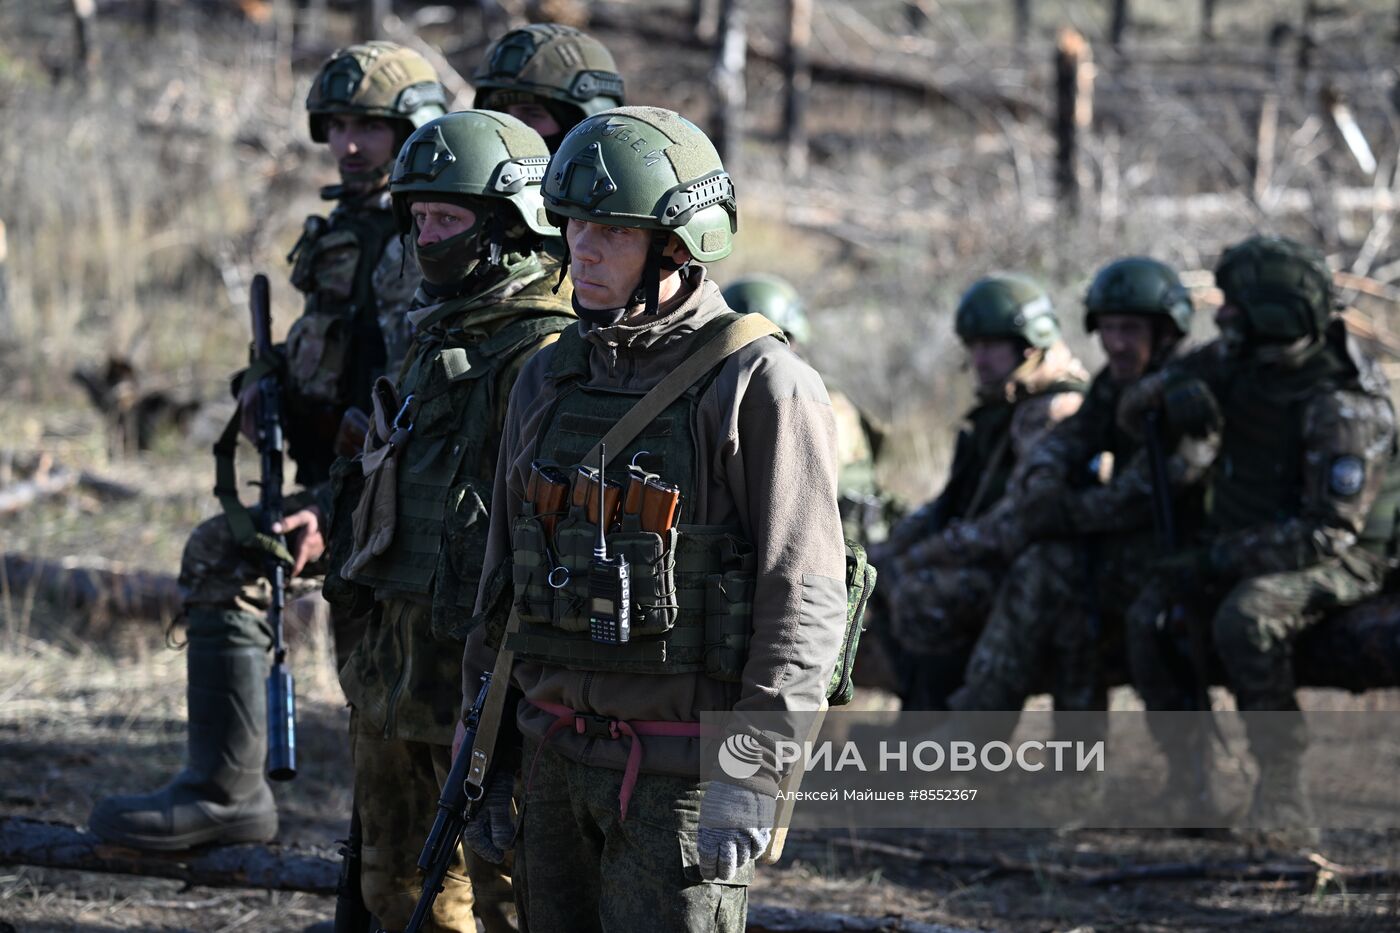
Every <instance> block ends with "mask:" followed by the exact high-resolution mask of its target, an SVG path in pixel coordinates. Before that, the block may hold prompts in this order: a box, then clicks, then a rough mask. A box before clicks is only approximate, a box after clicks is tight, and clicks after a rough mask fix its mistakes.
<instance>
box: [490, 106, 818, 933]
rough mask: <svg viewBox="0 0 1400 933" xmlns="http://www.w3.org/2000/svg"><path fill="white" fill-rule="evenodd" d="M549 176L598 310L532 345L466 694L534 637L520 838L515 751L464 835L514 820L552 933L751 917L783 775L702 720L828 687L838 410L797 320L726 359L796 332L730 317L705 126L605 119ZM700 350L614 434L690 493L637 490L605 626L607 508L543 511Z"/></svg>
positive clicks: (622, 448)
mask: <svg viewBox="0 0 1400 933" xmlns="http://www.w3.org/2000/svg"><path fill="white" fill-rule="evenodd" d="M544 193H545V201H546V203H547V204H548V205H549V208H550V210H551V211H552V212H554V215H555V216H558V217H560V218H561V223H564V222H566V223H567V228H566V243H567V246H568V249H569V255H570V257H571V265H570V275H571V277H572V279H573V282H574V305H575V307H576V308H577V310H578V312H579V316H580V317H581V318H582V319H583V322H582V323H581V324H580V326H579V328H578V329H577V330H569V331H567V332H565V334H564V336H563V337H562V338H561V339H560V341H559V343H557V344H555V345H554V346H553V347H551V348H550V349H549V350H548V351H546V352H545V353H541V354H539V355H538V356H536V357H535V358H534V359H533V360H532V361H531V362H530V364H529V365H528V366H527V367H526V369H525V371H524V372H523V373H522V374H521V377H520V380H519V382H518V383H517V384H516V390H515V394H514V395H513V396H512V398H511V405H510V413H509V415H508V417H507V424H506V436H505V440H504V442H503V446H502V451H501V460H500V466H499V467H498V469H497V471H496V494H495V500H496V502H498V503H502V504H504V507H503V508H502V507H498V508H497V509H496V510H495V511H493V512H492V514H491V531H490V538H489V541H488V544H487V552H486V560H485V564H484V566H485V567H486V568H488V569H489V570H491V571H493V574H492V576H491V578H490V579H491V580H494V581H495V582H494V585H493V584H492V583H490V582H488V583H485V584H483V590H482V595H481V598H480V600H479V607H478V608H479V609H480V610H481V611H482V616H483V620H484V622H483V624H482V626H481V627H478V628H477V629H475V630H474V631H473V632H472V633H471V635H470V636H469V637H468V640H467V650H466V654H465V659H464V665H463V675H464V685H465V687H466V693H467V696H468V698H469V699H470V697H472V696H475V694H476V692H477V686H478V676H479V675H480V674H481V672H483V671H486V670H490V669H491V668H492V666H493V664H494V663H495V660H496V654H497V647H498V646H499V645H500V644H501V643H502V642H504V643H505V644H506V645H507V646H508V647H509V648H510V649H511V650H513V652H514V667H513V678H512V681H513V683H514V684H515V685H517V686H518V687H519V689H520V690H521V691H523V694H524V700H523V702H521V703H519V704H518V716H516V715H515V714H514V712H512V713H511V714H510V715H512V716H513V717H514V718H515V720H516V722H517V723H518V726H519V730H520V733H522V734H523V736H524V748H523V761H524V762H525V766H524V773H525V774H526V775H527V778H526V787H525V790H524V794H523V797H524V799H523V804H522V807H521V814H520V826H519V829H518V834H517V831H516V828H515V827H514V826H513V825H512V816H511V812H510V797H511V781H510V776H511V772H512V769H511V768H509V767H505V768H498V769H497V770H496V771H495V773H494V775H493V776H492V777H490V778H488V781H487V785H486V788H485V797H484V806H483V807H482V809H481V810H480V811H479V812H478V813H477V814H476V816H475V817H474V818H473V820H472V822H471V823H470V824H469V825H468V828H467V832H466V837H467V839H468V840H469V841H470V843H471V845H472V846H473V848H475V849H476V850H477V851H478V852H480V853H482V854H483V855H490V856H492V857H496V858H499V857H500V855H501V853H502V850H504V849H506V848H508V847H510V846H511V844H512V840H514V851H515V870H514V883H515V890H516V904H517V907H518V908H519V910H520V912H521V917H522V922H523V923H527V924H528V925H529V927H530V929H531V930H534V931H536V933H551V931H587V930H604V929H606V930H644V929H645V930H655V931H658V933H659V931H669V930H695V931H700V930H705V931H712V930H719V931H740V930H743V929H744V918H745V914H746V909H747V908H746V903H747V894H746V886H747V884H748V883H749V881H750V879H751V878H752V875H753V868H754V862H755V860H756V859H757V857H758V855H759V854H760V853H761V852H762V851H763V850H764V847H765V846H766V844H767V842H768V840H769V836H770V827H771V826H772V824H773V819H774V805H775V796H776V793H777V775H776V774H773V773H772V772H771V771H769V770H768V769H766V768H765V769H761V770H760V771H759V772H758V773H757V774H755V775H754V776H753V778H751V779H749V780H747V781H745V782H743V783H740V782H737V781H736V780H735V779H733V778H729V777H726V778H723V779H716V780H711V781H708V782H705V781H701V780H699V776H700V775H701V774H702V768H701V764H700V759H699V750H700V742H699V736H700V730H699V722H698V720H699V718H700V713H701V711H702V710H731V709H732V710H735V711H752V712H755V713H756V712H762V711H777V712H785V711H792V710H815V709H817V708H818V705H819V704H820V703H821V701H822V700H823V698H824V697H825V695H826V694H825V690H826V686H827V683H828V680H829V678H830V676H831V672H832V659H834V658H835V657H836V655H837V654H838V652H839V649H840V644H841V638H842V632H843V630H844V627H845V614H846V607H845V600H846V594H845V584H844V579H843V578H844V575H845V570H844V555H843V548H842V544H841V538H842V536H841V519H840V514H839V510H838V508H837V504H836V475H837V469H836V441H835V425H834V422H833V420H832V416H831V408H830V405H829V403H828V399H827V395H826V391H825V389H824V388H823V386H822V383H821V379H820V378H819V377H818V376H817V374H816V373H815V372H814V371H813V370H812V369H811V368H810V367H808V366H807V365H806V364H804V363H802V362H801V361H800V360H799V359H798V358H797V356H796V355H795V354H793V353H792V351H791V350H789V349H788V348H787V347H786V346H785V345H784V344H783V343H782V342H781V341H780V340H778V339H769V338H766V337H757V339H756V340H755V342H751V343H748V344H746V345H745V346H744V347H743V348H742V349H739V350H738V351H737V352H734V353H732V355H729V356H727V357H725V358H723V360H722V361H721V362H717V363H715V364H714V365H713V366H710V356H711V354H710V353H709V352H707V351H711V350H713V346H712V345H709V344H708V341H709V340H710V339H711V338H712V335H714V334H716V333H718V332H719V331H720V330H725V332H726V336H728V334H729V333H731V331H730V330H729V329H730V328H734V327H736V326H740V325H739V324H736V322H741V323H742V322H744V321H750V320H753V321H754V324H752V325H749V328H752V329H754V330H755V331H756V334H755V336H757V334H764V333H774V331H772V330H768V331H765V330H763V329H762V328H763V325H764V324H766V323H767V322H763V321H758V320H755V319H752V318H748V317H743V316H739V315H735V314H733V313H732V312H731V311H730V310H729V309H728V308H727V307H726V305H725V303H724V300H723V298H722V297H721V295H720V292H719V289H718V288H717V287H716V286H715V285H714V284H713V283H711V282H710V281H707V279H706V272H705V269H704V267H703V266H701V265H699V263H700V262H708V261H712V260H718V259H721V258H723V257H724V256H726V255H727V254H728V253H729V252H730V249H731V237H732V234H733V232H734V230H735V226H736V225H735V217H736V205H735V201H734V196H733V187H732V185H731V183H730V180H729V176H728V175H727V174H726V173H725V172H724V169H723V166H722V165H721V163H720V160H719V156H718V154H717V153H716V152H715V149H714V147H713V146H712V145H711V143H710V141H709V140H708V139H707V138H706V137H705V136H704V134H703V133H701V132H700V131H699V130H698V129H697V128H696V127H695V126H694V125H693V124H692V123H690V122H689V121H687V120H685V119H684V118H682V117H681V116H679V115H678V114H675V113H672V112H671V111H668V110H661V109H656V108H650V107H627V108H622V109H618V110H613V111H609V112H607V113H604V114H599V115H597V116H594V117H591V118H589V119H587V120H585V121H584V122H583V123H580V124H579V125H578V126H577V127H575V128H574V130H573V131H572V132H571V133H570V134H569V136H568V137H567V138H566V139H565V140H564V143H563V145H562V146H561V147H560V149H559V151H558V153H556V154H555V156H554V159H553V160H552V161H551V162H550V167H549V173H548V175H547V176H546V180H545V190H544ZM565 218H566V219H567V220H566V221H565V220H564V219H565ZM770 326H771V325H770ZM749 328H742V327H741V329H745V330H747V329H749ZM696 360H699V361H700V362H699V363H696V362H694V361H696ZM687 361H690V362H691V365H692V366H695V367H696V368H700V369H703V368H704V367H705V366H709V367H710V368H709V371H708V372H707V373H706V374H705V375H703V376H702V377H701V378H700V379H699V381H698V382H695V383H693V384H692V385H691V387H690V388H689V390H688V391H686V392H684V393H683V394H680V395H679V396H678V397H675V398H674V399H673V400H672V401H671V402H670V404H668V405H665V406H664V407H662V408H661V413H660V414H659V415H651V411H652V409H651V408H650V407H647V408H644V409H642V410H643V411H646V412H647V413H648V416H650V417H651V420H650V422H649V423H648V424H646V426H645V427H643V428H642V429H641V430H640V432H630V433H631V435H632V436H631V438H629V439H627V440H625V441H622V442H619V443H618V444H617V449H614V448H613V446H611V445H610V446H609V448H608V461H607V462H608V463H609V464H616V465H617V466H616V467H615V468H610V470H609V474H608V475H610V476H613V475H616V476H619V477H622V476H627V477H629V481H630V477H631V476H632V475H633V474H634V473H635V474H636V475H637V477H638V480H639V481H640V480H641V479H644V478H645V477H646V475H647V474H655V478H653V480H652V486H651V488H652V489H653V490H654V491H655V493H656V494H657V495H658V496H661V497H662V498H660V499H654V500H653V501H655V502H658V503H660V504H661V505H663V506H665V505H666V503H668V502H671V501H674V500H672V499H670V498H669V497H670V496H673V495H675V494H676V493H678V494H679V513H678V514H673V513H672V512H671V511H670V509H669V507H665V508H658V509H657V510H655V511H653V510H651V509H650V508H648V509H647V510H646V511H645V513H643V514H636V513H630V512H626V511H625V509H626V506H625V504H624V505H623V506H621V507H620V508H619V511H620V512H622V513H623V514H621V515H620V519H621V524H620V526H614V529H615V530H614V531H613V533H612V534H611V535H610V536H609V541H608V545H609V547H610V549H611V550H610V553H612V554H614V555H616V554H621V555H623V556H625V557H626V558H627V559H628V562H629V565H630V568H631V584H630V592H631V616H632V620H631V628H630V634H628V635H623V634H621V633H620V632H619V631H618V630H617V628H616V627H615V626H610V625H608V624H607V619H602V620H600V621H597V622H593V621H590V614H597V613H604V614H608V613H609V611H610V607H609V606H606V605H603V606H600V605H599V601H600V600H601V597H597V596H596V595H595V596H590V595H589V594H590V592H591V590H590V586H589V578H590V576H591V574H590V570H589V568H590V566H591V561H592V553H593V552H592V549H593V546H594V540H595V537H596V531H597V529H596V521H597V518H596V513H594V512H593V511H592V509H590V508H588V507H587V503H586V502H585V504H584V506H583V507H575V508H573V509H571V510H568V512H567V514H566V513H565V512H562V511H561V512H553V511H549V510H547V509H546V511H544V512H542V513H537V512H536V509H535V506H536V505H541V506H542V507H544V506H543V503H544V502H545V501H546V498H545V497H547V495H548V491H549V489H548V488H549V486H550V484H551V483H552V482H553V480H551V479H550V477H551V476H556V475H557V474H556V473H555V471H556V470H558V471H561V472H564V475H566V476H573V475H575V473H576V472H577V470H578V468H580V467H584V468H585V469H586V467H587V466H588V465H591V464H592V463H593V462H594V461H593V460H592V458H591V457H590V456H589V453H588V452H589V451H590V450H591V449H592V448H593V447H594V445H596V444H597V443H598V442H599V441H601V440H602V438H603V436H604V433H605V432H608V431H609V430H611V429H612V428H613V426H614V424H615V423H616V422H617V421H618V419H619V418H620V417H621V416H622V415H623V413H624V412H626V411H628V410H630V409H632V406H633V405H634V404H637V403H639V400H640V399H642V397H643V396H645V395H646V394H647V393H648V392H649V391H651V390H652V389H653V388H655V387H656V386H657V384H658V382H659V381H660V380H662V378H663V377H664V376H666V375H667V374H668V373H670V372H672V371H673V370H677V369H679V368H682V367H684V368H687V369H688V368H689V367H687V366H686V363H687ZM685 375H687V376H688V373H687V374H685ZM653 398H655V396H653ZM641 404H643V405H645V404H646V403H641ZM657 404H659V403H657ZM638 420H644V419H643V418H642V417H641V416H639V418H638ZM532 464H535V465H536V467H535V468H534V469H533V471H534V474H535V479H534V480H533V482H532V480H531V476H532ZM629 464H630V465H632V468H631V469H629ZM612 469H616V473H615V474H614V473H613V472H612ZM586 479H587V477H586V476H585V480H586ZM658 484H659V485H658ZM589 486H591V480H588V481H586V482H584V483H583V484H582V488H583V489H584V490H585V495H587V493H586V490H587V488H588V487H589ZM527 489H529V490H532V492H533V495H530V496H529V501H528V502H527ZM673 491H674V492H673ZM597 499H598V497H597V496H596V494H592V501H593V504H594V507H596V503H597ZM605 501H606V500H605ZM590 516H593V517H590ZM605 520H606V518H605ZM647 528H651V529H655V530H654V531H648V530H646V529H647ZM721 580H723V581H725V582H724V583H723V585H722V586H721V585H720V583H719V581H721ZM510 581H513V584H514V585H513V587H512V586H511V582H510ZM706 581H710V582H709V583H707V582H706ZM551 583H553V584H555V585H556V586H557V587H558V588H557V590H556V589H552V588H551V586H550V584H551ZM707 589H708V590H709V592H710V595H709V597H707V596H706V595H705V592H706V590H707ZM512 594H513V595H512ZM716 600H719V602H716ZM585 601H587V602H585ZM706 607H709V609H708V613H707V608H706ZM611 608H613V609H615V608H616V603H615V601H614V604H613V606H612V607H611ZM595 639H596V640H595ZM502 741H504V737H502ZM643 743H644V744H645V747H643ZM517 754H521V753H520V752H517Z"/></svg>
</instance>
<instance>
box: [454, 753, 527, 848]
mask: <svg viewBox="0 0 1400 933" xmlns="http://www.w3.org/2000/svg"><path fill="white" fill-rule="evenodd" d="M514 789H515V775H514V774H505V773H503V772H501V771H496V772H495V773H494V774H492V775H491V777H490V778H489V779H488V780H487V782H486V790H485V791H484V792H483V793H482V796H481V805H480V806H479V807H477V810H476V813H474V814H472V818H471V819H469V820H467V828H466V829H464V830H463V831H462V839H464V840H465V841H466V843H467V845H468V846H470V847H471V850H472V851H473V852H475V853H476V854H477V855H479V856H481V857H482V858H484V859H486V861H488V862H494V863H495V864H497V865H499V864H501V863H502V862H504V861H505V860H506V852H508V851H510V849H511V847H512V846H514V845H515V817H514V815H513V814H512V813H511V795H512V792H513V791H514Z"/></svg>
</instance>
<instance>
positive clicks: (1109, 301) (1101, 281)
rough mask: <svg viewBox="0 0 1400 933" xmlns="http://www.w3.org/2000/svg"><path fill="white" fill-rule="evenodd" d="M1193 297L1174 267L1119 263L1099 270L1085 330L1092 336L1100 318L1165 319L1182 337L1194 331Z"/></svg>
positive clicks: (1136, 260)
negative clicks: (1140, 317)
mask: <svg viewBox="0 0 1400 933" xmlns="http://www.w3.org/2000/svg"><path fill="white" fill-rule="evenodd" d="M1193 310H1194V309H1193V308H1192V306H1191V294H1190V292H1188V291H1187V290H1186V286H1185V285H1182V284H1181V279H1180V277H1178V276H1177V274H1176V272H1174V271H1173V270H1172V268H1171V266H1168V265H1167V264H1166V263H1161V262H1158V261H1157V260H1155V259H1148V258H1147V257H1145V256H1129V257H1127V258H1126V259H1117V260H1114V261H1113V262H1111V263H1109V264H1108V265H1106V266H1104V267H1103V268H1102V269H1100V270H1099V273H1098V275H1096V276H1094V281H1093V282H1092V283H1091V284H1090V285H1089V293H1088V295H1086V296H1085V298H1084V329H1085V330H1087V331H1088V332H1089V333H1093V332H1094V331H1095V330H1096V329H1097V328H1098V326H1099V323H1098V319H1099V315H1100V314H1133V315H1140V316H1142V317H1152V318H1165V319H1166V320H1167V321H1169V322H1171V325H1172V327H1174V328H1175V329H1176V332H1177V334H1178V335H1180V336H1183V337H1184V336H1185V335H1186V333H1187V332H1188V331H1190V329H1191V313H1192V311H1193Z"/></svg>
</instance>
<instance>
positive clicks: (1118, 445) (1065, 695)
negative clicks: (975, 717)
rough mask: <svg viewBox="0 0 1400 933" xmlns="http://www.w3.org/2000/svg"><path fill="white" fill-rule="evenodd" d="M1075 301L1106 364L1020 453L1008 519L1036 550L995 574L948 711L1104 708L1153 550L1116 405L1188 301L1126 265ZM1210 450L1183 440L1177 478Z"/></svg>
mask: <svg viewBox="0 0 1400 933" xmlns="http://www.w3.org/2000/svg"><path fill="white" fill-rule="evenodd" d="M1084 305H1085V315H1084V326H1085V330H1087V331H1088V332H1090V333H1097V334H1098V336H1099V342H1100V344H1101V345H1102V347H1103V351H1104V355H1105V356H1106V357H1107V358H1108V365H1106V366H1105V367H1104V368H1103V369H1102V370H1100V371H1099V373H1098V374H1097V375H1096V376H1095V377H1094V381H1093V383H1092V384H1091V385H1090V387H1089V392H1088V394H1087V395H1086V396H1085V398H1084V405H1083V407H1081V408H1080V409H1079V411H1077V412H1075V413H1074V415H1072V416H1071V417H1069V418H1067V419H1066V420H1065V421H1063V422H1061V423H1060V424H1059V425H1057V426H1056V427H1055V428H1054V429H1052V430H1051V431H1050V432H1049V434H1047V435H1046V436H1045V438H1044V439H1043V440H1042V441H1041V442H1040V443H1039V444H1038V445H1036V447H1035V449H1034V450H1033V451H1031V453H1030V454H1029V456H1028V457H1027V459H1026V465H1025V469H1024V470H1023V471H1022V479H1021V482H1022V483H1023V490H1022V493H1021V495H1020V497H1019V508H1020V512H1019V514H1018V516H1017V522H1018V523H1019V526H1020V527H1019V532H1020V534H1021V536H1022V538H1023V540H1024V541H1026V542H1028V543H1029V542H1036V543H1031V544H1030V545H1029V547H1026V548H1025V550H1023V551H1022V552H1021V554H1020V556H1019V557H1017V558H1016V559H1015V561H1014V562H1013V563H1012V564H1011V569H1010V570H1009V571H1008V573H1007V574H1006V578H1005V582H1004V583H1003V584H1002V587H1001V590H1000V591H999V592H998V594H997V597H996V602H995V604H994V606H993V608H992V613H991V615H990V617H989V618H988V620H987V627H986V629H985V630H984V631H983V632H982V635H981V637H980V638H979V639H978V640H977V646H976V648H975V649H974V650H973V652H972V658H971V660H970V661H969V663H968V666H967V671H966V675H965V678H964V683H963V685H962V686H961V687H959V688H958V689H957V690H956V691H954V693H953V694H952V696H950V697H949V699H948V705H949V707H950V708H951V709H954V710H1020V709H1021V707H1022V705H1023V704H1024V702H1025V700H1026V698H1027V697H1028V696H1030V695H1031V694H1032V693H1034V692H1036V691H1037V690H1039V689H1047V688H1048V689H1049V690H1050V692H1051V694H1052V696H1053V697H1054V700H1055V709H1056V710H1103V709H1106V708H1107V703H1106V701H1107V689H1106V687H1105V679H1104V676H1103V675H1104V669H1105V665H1106V663H1109V662H1111V661H1114V660H1116V659H1117V655H1118V653H1119V652H1121V650H1122V625H1123V618H1122V613H1123V610H1124V609H1126V608H1127V607H1128V606H1129V605H1130V604H1131V603H1132V601H1133V599H1134V598H1135V597H1136V596H1137V594H1138V592H1139V591H1140V590H1141V589H1142V587H1143V585H1144V584H1145V583H1146V575H1147V572H1148V570H1147V568H1148V567H1149V565H1150V564H1151V562H1152V561H1153V560H1154V559H1155V558H1156V557H1157V556H1158V554H1159V549H1158V542H1157V539H1156V533H1155V529H1154V527H1153V512H1152V507H1153V502H1152V496H1153V488H1152V477H1151V468H1150V466H1149V464H1148V462H1147V456H1146V452H1145V451H1144V450H1142V439H1141V436H1140V435H1137V434H1129V433H1128V432H1126V431H1123V430H1122V429H1121V428H1119V427H1118V423H1117V411H1118V399H1119V398H1120V397H1121V395H1122V394H1123V392H1124V390H1125V389H1127V388H1128V387H1129V386H1131V385H1133V384H1134V383H1135V382H1137V380H1139V379H1141V378H1143V377H1144V376H1145V375H1147V374H1148V373H1152V372H1156V371H1157V370H1159V369H1161V368H1162V366H1164V365H1165V364H1166V363H1167V362H1168V361H1169V360H1170V359H1172V358H1173V357H1174V356H1176V355H1177V354H1178V352H1179V349H1180V347H1181V346H1182V342H1183V338H1184V337H1185V336H1186V334H1187V332H1188V331H1189V329H1190V325H1191V312H1192V307H1191V298H1190V295H1189V294H1188V293H1187V291H1186V289H1185V287H1183V286H1182V284H1181V280H1180V279H1179V278H1177V275H1176V273H1175V272H1173V271H1172V270H1171V268H1170V267H1168V266H1166V265H1164V264H1163V263H1160V262H1157V261H1156V260H1153V259H1146V258H1142V257H1131V258H1127V259H1119V260H1117V261H1115V262H1112V263H1110V264H1109V265H1107V266H1105V267H1104V268H1103V269H1102V270H1101V271H1100V272H1099V273H1098V275H1097V276H1095V278H1094V281H1093V283H1092V284H1091V285H1090V286H1089V293H1088V296H1087V297H1086V299H1085V302H1084ZM1200 446H1205V447H1206V448H1207V450H1206V452H1205V455H1204V456H1203V455H1202V454H1201V452H1200V451H1199V450H1198V447H1200ZM1211 453H1213V451H1212V450H1210V449H1209V445H1208V444H1204V445H1203V444H1198V443H1197V442H1195V441H1193V440H1190V439H1187V440H1185V441H1184V442H1183V444H1182V449H1181V455H1180V456H1179V457H1177V458H1175V461H1176V463H1175V468H1174V470H1173V472H1174V474H1175V482H1176V484H1177V485H1178V486H1180V487H1187V486H1190V484H1191V483H1192V481H1193V480H1197V479H1199V474H1200V467H1201V465H1202V464H1203V463H1205V464H1208V463H1209V459H1210V454H1211ZM1192 468H1194V469H1192ZM1105 474H1107V481H1106V482H1104V481H1103V479H1102V478H1103V477H1104V475H1105ZM1178 498H1179V500H1180V501H1178V502H1177V507H1176V511H1175V514H1176V517H1177V525H1178V527H1181V528H1189V527H1191V524H1190V518H1191V517H1192V516H1196V517H1198V513H1199V509H1200V502H1199V495H1198V494H1197V495H1195V496H1190V495H1186V494H1183V495H1180V496H1179V497H1178ZM1013 524H1016V523H1013ZM1011 533H1012V534H1014V533H1015V531H1014V530H1013V531H1012V532H1011ZM1014 724H1015V718H1014V717H1011V718H1010V719H1008V720H1007V725H1008V727H1010V726H1013V725H1014Z"/></svg>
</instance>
